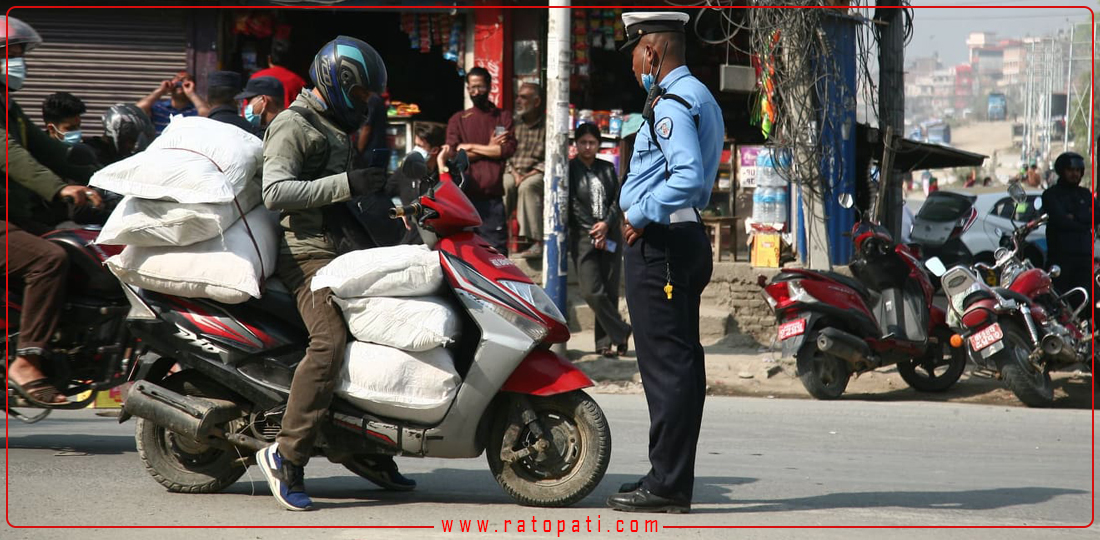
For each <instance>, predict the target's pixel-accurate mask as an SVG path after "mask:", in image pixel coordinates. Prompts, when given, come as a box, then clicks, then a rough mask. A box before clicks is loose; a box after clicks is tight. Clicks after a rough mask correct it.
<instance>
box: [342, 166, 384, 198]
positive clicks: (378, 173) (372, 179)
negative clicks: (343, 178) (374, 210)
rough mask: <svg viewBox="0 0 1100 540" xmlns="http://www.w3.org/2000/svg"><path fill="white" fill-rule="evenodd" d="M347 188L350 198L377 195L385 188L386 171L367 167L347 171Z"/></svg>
mask: <svg viewBox="0 0 1100 540" xmlns="http://www.w3.org/2000/svg"><path fill="white" fill-rule="evenodd" d="M348 187H349V188H350V189H351V195H352V197H359V196H362V195H371V194H374V193H378V192H380V191H382V189H383V188H385V187H386V170H385V169H383V168H381V167H367V168H366V169H355V170H354V171H349V172H348Z"/></svg>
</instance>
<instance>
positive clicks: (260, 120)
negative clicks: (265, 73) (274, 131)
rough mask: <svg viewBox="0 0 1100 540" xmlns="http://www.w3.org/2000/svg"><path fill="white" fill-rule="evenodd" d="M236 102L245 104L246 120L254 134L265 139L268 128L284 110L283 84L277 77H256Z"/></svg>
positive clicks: (250, 80)
mask: <svg viewBox="0 0 1100 540" xmlns="http://www.w3.org/2000/svg"><path fill="white" fill-rule="evenodd" d="M236 100H237V101H243V102H244V103H245V106H244V119H245V121H247V122H248V124H249V125H250V126H252V133H254V134H255V135H256V136H257V137H260V138H263V136H264V131H266V130H267V126H268V125H270V124H271V121H272V120H274V119H275V117H276V116H278V114H279V113H280V112H282V110H283V83H281V82H279V79H276V78H275V77H254V78H252V79H249V80H248V84H246V85H245V86H244V91H243V92H241V93H240V94H237V96H236Z"/></svg>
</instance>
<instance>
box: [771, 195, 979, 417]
mask: <svg viewBox="0 0 1100 540" xmlns="http://www.w3.org/2000/svg"><path fill="white" fill-rule="evenodd" d="M846 202H848V205H847V206H848V207H850V205H851V203H850V201H846ZM851 236H852V238H854V240H855V249H856V255H855V258H854V259H853V261H852V263H851V265H850V266H849V268H850V270H851V272H852V275H853V276H855V277H854V278H852V277H848V276H845V275H842V274H838V273H835V272H825V271H818V270H805V269H800V268H784V269H783V270H782V271H781V272H780V273H779V274H778V275H776V276H775V277H774V278H772V280H771V282H770V283H766V280H765V277H764V276H760V278H759V281H758V283H759V285H760V286H761V287H763V289H764V291H763V292H764V299H765V300H766V301H767V302H768V305H770V306H771V308H772V310H773V311H774V312H775V316H776V320H777V322H778V323H779V330H778V337H779V341H780V342H782V347H783V356H784V357H785V358H789V357H792V356H793V357H794V358H795V361H796V365H797V367H798V374H799V378H800V379H801V381H802V384H803V386H805V387H806V390H807V391H808V392H809V393H810V395H812V396H813V397H815V398H817V399H835V398H837V397H840V395H841V394H843V393H844V389H845V388H846V387H847V386H848V380H849V378H850V377H851V375H852V374H859V373H864V372H867V371H871V370H873V369H876V368H879V367H883V366H888V365H891V364H896V365H897V369H898V373H899V374H901V377H902V378H903V379H904V380H905V382H906V383H908V384H909V386H911V387H912V388H914V389H915V390H919V391H922V392H939V391H943V390H946V389H948V388H950V387H951V386H952V385H953V384H955V382H957V381H958V380H959V377H960V376H961V375H962V372H963V369H964V368H965V367H966V356H965V355H964V354H962V353H961V352H959V351H955V350H952V349H951V347H949V346H948V342H949V340H950V338H951V335H952V332H951V330H950V328H949V327H948V326H947V324H946V314H945V313H944V311H943V310H942V309H940V308H938V307H936V306H933V305H932V293H933V291H934V287H933V285H932V282H931V280H930V279H929V275H928V273H927V271H926V269H925V268H924V265H923V264H921V262H920V260H919V259H918V258H917V257H916V256H914V254H913V252H912V250H910V248H909V247H908V246H906V245H904V244H896V243H895V242H894V240H893V238H892V237H891V235H890V233H889V231H887V230H886V228H885V227H883V226H881V225H879V224H877V223H873V222H871V221H869V220H866V219H864V218H862V217H861V219H860V221H859V222H857V223H856V224H855V226H854V227H853V229H852V233H851Z"/></svg>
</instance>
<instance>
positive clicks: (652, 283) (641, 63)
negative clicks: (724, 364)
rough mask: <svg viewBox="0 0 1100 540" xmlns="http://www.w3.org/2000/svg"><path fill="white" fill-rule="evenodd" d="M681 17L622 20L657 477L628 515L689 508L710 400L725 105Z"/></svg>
mask: <svg viewBox="0 0 1100 540" xmlns="http://www.w3.org/2000/svg"><path fill="white" fill-rule="evenodd" d="M688 20H689V16H688V15H687V14H685V13H677V12H641V13H638V12H633V13H624V14H623V23H624V25H625V26H626V32H627V40H628V41H627V43H626V45H625V46H624V47H623V51H624V52H627V51H630V52H631V54H632V59H633V62H632V68H633V71H634V75H635V77H636V78H637V80H638V83H639V84H640V85H641V86H642V88H645V90H646V91H647V92H648V96H647V98H646V103H645V106H644V108H643V109H642V115H643V117H644V118H645V124H644V125H643V126H642V128H641V129H640V130H639V131H638V135H637V139H636V140H635V142H634V155H633V156H631V158H630V173H629V174H628V176H627V177H626V179H625V180H624V181H623V186H622V190H621V192H620V195H619V207H620V208H621V209H622V211H623V213H624V223H623V240H624V241H625V243H626V245H627V247H626V267H625V275H626V302H627V307H628V308H629V310H630V320H631V323H632V324H633V326H634V330H635V332H634V341H635V349H636V350H637V351H638V370H639V371H640V372H641V374H642V385H643V386H644V388H645V395H646V402H647V403H648V405H649V420H650V429H649V462H650V465H651V468H650V470H649V472H648V473H647V474H646V475H645V476H643V477H642V479H641V480H639V481H637V482H632V483H629V484H624V485H623V486H622V487H620V488H619V493H617V494H615V495H612V496H611V497H610V498H608V500H607V502H608V505H609V506H611V507H612V508H614V509H616V510H622V511H627V512H670V513H685V512H689V511H691V498H692V492H693V487H694V483H695V453H696V447H697V445H698V441H699V431H700V427H701V423H702V418H703V400H704V398H705V397H706V372H705V368H704V359H703V347H702V345H701V344H700V343H699V301H700V297H701V295H702V293H703V289H704V288H705V287H706V286H707V284H708V283H709V282H710V277H711V270H712V262H711V248H710V241H709V240H708V238H707V233H706V231H705V230H704V229H703V225H702V223H701V221H702V220H701V218H700V215H699V209H700V208H704V207H706V206H707V203H708V201H709V200H710V192H711V188H712V187H713V185H714V178H715V174H717V172H718V162H719V159H720V155H721V153H722V140H723V125H722V110H721V109H720V108H719V107H718V103H717V102H716V101H715V100H714V96H712V95H711V93H710V91H709V90H707V87H706V86H704V85H703V83H701V82H699V80H698V79H696V78H695V77H694V76H692V75H691V72H689V71H688V68H687V66H686V65H685V54H686V51H685V48H686V47H685V37H684V23H686V22H687V21H688Z"/></svg>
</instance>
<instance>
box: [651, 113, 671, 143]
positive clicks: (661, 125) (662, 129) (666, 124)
mask: <svg viewBox="0 0 1100 540" xmlns="http://www.w3.org/2000/svg"><path fill="white" fill-rule="evenodd" d="M653 131H656V132H657V135H659V136H660V137H661V138H662V139H667V138H669V137H671V136H672V119H671V118H669V117H667V116H666V117H664V118H662V119H660V120H659V121H658V122H657V125H655V126H653Z"/></svg>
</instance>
